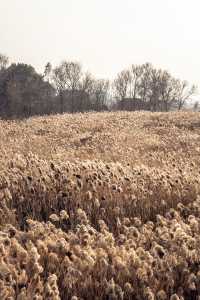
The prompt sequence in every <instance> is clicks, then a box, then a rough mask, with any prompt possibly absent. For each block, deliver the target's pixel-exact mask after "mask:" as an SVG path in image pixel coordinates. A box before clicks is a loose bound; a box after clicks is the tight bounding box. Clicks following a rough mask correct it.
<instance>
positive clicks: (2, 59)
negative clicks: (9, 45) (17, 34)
mask: <svg viewBox="0 0 200 300" xmlns="http://www.w3.org/2000/svg"><path fill="white" fill-rule="evenodd" d="M8 64H9V58H8V57H7V56H6V55H4V54H1V53H0V71H1V70H2V69H5V68H6V67H7V66H8Z"/></svg>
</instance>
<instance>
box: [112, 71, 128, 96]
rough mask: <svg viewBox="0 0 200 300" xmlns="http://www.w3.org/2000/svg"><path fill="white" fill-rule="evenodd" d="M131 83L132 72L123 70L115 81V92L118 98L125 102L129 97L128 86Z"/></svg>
mask: <svg viewBox="0 0 200 300" xmlns="http://www.w3.org/2000/svg"><path fill="white" fill-rule="evenodd" d="M129 83H130V71H129V70H123V71H122V72H120V73H119V74H118V75H117V78H116V79H115V80H114V84H113V86H114V92H115V96H116V98H118V99H119V100H123V99H125V98H126V97H127V92H128V86H129Z"/></svg>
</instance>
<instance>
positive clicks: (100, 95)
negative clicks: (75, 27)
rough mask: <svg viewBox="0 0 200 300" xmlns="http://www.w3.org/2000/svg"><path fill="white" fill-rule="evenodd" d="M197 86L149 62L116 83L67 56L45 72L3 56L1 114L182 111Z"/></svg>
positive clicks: (123, 74) (0, 60)
mask: <svg viewBox="0 0 200 300" xmlns="http://www.w3.org/2000/svg"><path fill="white" fill-rule="evenodd" d="M196 90H197V88H196V87H195V86H191V87H190V86H189V84H188V83H187V82H186V81H181V80H179V79H176V78H173V77H172V76H171V74H170V73H169V72H167V71H165V70H161V69H156V68H154V67H153V66H152V65H151V64H149V63H147V64H143V65H132V66H131V67H130V68H129V69H127V70H123V71H122V72H120V73H119V74H118V75H117V76H116V78H115V80H114V81H113V82H110V81H109V80H105V79H96V78H94V77H93V76H92V75H91V74H90V73H87V72H86V73H85V72H83V70H82V67H81V65H80V64H79V63H77V62H71V61H63V62H62V63H61V64H60V65H59V66H57V67H55V68H53V67H52V66H51V64H50V63H47V65H46V66H45V69H44V72H43V74H38V73H37V72H36V70H35V69H34V68H33V67H32V66H31V65H26V64H23V63H18V64H11V65H9V60H8V58H7V57H6V56H4V55H0V116H1V117H9V118H13V117H22V118H23V117H29V116H32V115H43V114H50V113H64V112H70V113H74V112H85V111H91V110H92V111H102V110H104V111H105V110H108V109H109V110H130V111H133V110H149V111H170V110H171V109H178V110H180V109H182V108H183V107H184V106H185V104H186V101H188V100H190V99H191V97H192V96H193V95H194V94H195V93H196Z"/></svg>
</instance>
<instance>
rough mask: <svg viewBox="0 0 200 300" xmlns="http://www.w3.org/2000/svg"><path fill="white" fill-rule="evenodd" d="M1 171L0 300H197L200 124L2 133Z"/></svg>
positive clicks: (133, 121)
mask: <svg viewBox="0 0 200 300" xmlns="http://www.w3.org/2000/svg"><path fill="white" fill-rule="evenodd" d="M0 162H1V164H0V300H1V299H2V300H4V299H5V300H7V299H10V300H11V299H17V300H24V299H25V300H32V299H35V300H36V299H37V300H41V299H49V300H59V299H63V300H66V299H72V300H76V299H96V300H97V299H105V300H106V299H108V300H113V299H137V300H142V299H147V300H153V299H155V300H167V299H171V300H178V299H181V300H183V299H200V115H199V113H189V112H181V113H177V112H174V113H165V114H164V113H149V112H135V113H127V112H115V113H88V114H75V115H62V116H51V117H37V118H31V119H28V120H23V121H0ZM198 297H199V298H198Z"/></svg>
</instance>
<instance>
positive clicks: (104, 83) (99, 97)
mask: <svg viewBox="0 0 200 300" xmlns="http://www.w3.org/2000/svg"><path fill="white" fill-rule="evenodd" d="M109 87H110V82H109V80H105V79H98V80H96V81H95V83H94V96H95V101H94V109H95V110H97V111H99V110H102V109H104V108H105V106H106V104H107V96H108V90H109Z"/></svg>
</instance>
